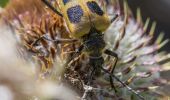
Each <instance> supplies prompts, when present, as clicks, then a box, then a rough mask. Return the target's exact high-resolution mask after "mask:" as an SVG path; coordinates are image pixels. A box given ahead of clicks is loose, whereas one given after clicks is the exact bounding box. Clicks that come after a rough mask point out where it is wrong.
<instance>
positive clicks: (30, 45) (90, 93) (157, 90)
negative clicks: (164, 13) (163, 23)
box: [0, 0, 170, 100]
mask: <svg viewBox="0 0 170 100" xmlns="http://www.w3.org/2000/svg"><path fill="white" fill-rule="evenodd" d="M97 2H98V4H99V6H100V7H101V8H102V9H103V10H104V11H105V12H106V13H107V14H108V16H109V18H114V17H115V19H114V21H113V23H112V24H111V25H110V26H109V28H108V29H107V30H106V31H105V32H104V39H105V42H106V48H108V49H109V50H111V51H114V52H116V53H117V54H118V61H117V64H116V67H115V68H113V66H114V64H115V58H114V57H111V56H108V55H105V54H103V55H102V56H103V57H104V64H103V68H104V69H105V70H107V71H108V72H112V74H113V75H114V76H116V77H117V78H118V79H119V80H121V82H123V83H124V84H121V83H120V81H119V80H117V79H115V78H114V77H113V78H112V80H110V77H109V74H108V73H106V72H104V71H101V72H100V74H99V75H93V76H92V84H90V85H87V84H86V83H87V82H88V81H89V77H90V73H91V71H92V66H89V57H88V56H87V54H86V53H85V52H81V54H80V55H76V51H77V49H78V48H79V47H80V45H81V44H82V42H81V41H80V40H76V39H74V38H72V37H71V36H70V33H69V31H68V28H67V25H66V23H65V19H64V18H63V17H61V16H59V15H57V14H56V13H54V12H53V11H52V10H51V9H50V8H48V7H47V6H46V5H45V4H43V3H42V1H41V0H11V1H10V2H9V3H8V4H7V6H6V7H5V8H3V9H2V10H1V12H0V21H1V22H0V26H3V27H1V28H0V34H1V37H0V51H1V52H0V69H1V70H0V96H1V95H2V96H3V100H140V99H142V98H141V97H139V96H142V97H143V99H144V100H168V98H169V95H170V91H169V89H170V88H169V89H168V87H170V86H169V82H168V80H166V79H165V78H163V77H161V75H160V74H161V73H162V72H163V71H166V70H170V54H169V53H167V52H164V51H159V50H160V48H161V47H163V46H164V45H165V44H166V43H167V42H168V40H163V34H162V33H161V34H160V36H159V37H158V38H157V39H156V40H155V41H153V35H154V33H155V32H154V30H155V28H156V23H155V22H154V23H152V26H151V28H150V29H149V28H148V27H149V24H150V19H149V18H148V19H147V20H146V21H145V22H144V23H143V21H142V18H141V14H140V9H138V10H137V16H136V18H135V17H134V16H133V14H132V13H131V11H130V9H129V7H128V4H127V3H126V1H124V3H123V4H120V3H119V0H97ZM49 3H50V4H51V5H52V6H53V7H54V8H56V9H58V10H59V7H60V6H61V5H59V4H58V2H57V0H56V1H55V0H49ZM61 38H62V39H65V41H64V42H60V41H59V40H60V39H61ZM158 51H159V52H158ZM73 57H74V58H73ZM70 59H71V60H70ZM113 69H114V71H113ZM110 81H112V82H113V84H114V86H115V88H111V84H110ZM134 92H135V93H134ZM143 99H142V100H143Z"/></svg>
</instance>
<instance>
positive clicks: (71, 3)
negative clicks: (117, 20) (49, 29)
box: [59, 0, 110, 38]
mask: <svg viewBox="0 0 170 100" xmlns="http://www.w3.org/2000/svg"><path fill="white" fill-rule="evenodd" d="M59 5H60V11H61V13H62V15H63V17H64V19H65V21H66V24H67V27H68V29H69V31H70V35H71V36H72V37H74V38H81V37H82V36H84V35H86V34H88V33H89V32H90V30H91V29H92V28H95V29H96V30H97V31H100V32H103V31H105V30H106V29H107V28H108V26H109V25H110V20H109V18H108V15H107V14H106V13H104V12H103V11H102V10H101V9H100V7H99V6H98V3H97V1H96V0H59Z"/></svg>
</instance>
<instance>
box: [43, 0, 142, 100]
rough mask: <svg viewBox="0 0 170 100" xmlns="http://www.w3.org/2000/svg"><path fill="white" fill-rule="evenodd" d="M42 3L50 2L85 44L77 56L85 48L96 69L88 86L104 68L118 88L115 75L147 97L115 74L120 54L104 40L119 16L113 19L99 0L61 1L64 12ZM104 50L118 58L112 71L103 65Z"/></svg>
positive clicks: (79, 49) (84, 50) (71, 30)
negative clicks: (107, 31) (105, 32)
mask: <svg viewBox="0 0 170 100" xmlns="http://www.w3.org/2000/svg"><path fill="white" fill-rule="evenodd" d="M42 2H43V3H44V4H46V5H47V6H48V7H49V8H50V9H51V10H53V11H54V12H55V13H56V14H58V15H59V16H61V17H63V19H64V20H65V22H66V25H67V28H68V31H69V33H70V36H71V37H73V38H75V39H78V40H80V41H81V42H82V45H81V46H80V47H79V48H78V50H77V51H76V53H75V54H74V55H73V58H74V57H75V56H76V55H80V54H81V52H82V51H83V52H86V53H87V55H88V57H89V65H90V66H91V67H92V68H93V70H92V71H91V75H90V77H89V80H88V83H87V85H90V84H91V81H92V77H93V75H95V74H96V72H100V71H101V70H103V71H104V72H106V73H108V74H109V75H110V83H111V86H112V87H113V88H114V90H115V91H116V89H115V86H114V84H113V80H112V78H114V79H116V80H117V81H119V82H120V83H121V84H122V85H123V86H125V87H126V88H127V89H128V90H129V91H131V92H133V93H135V94H136V95H137V96H138V97H139V98H140V99H142V100H144V98H143V97H142V96H141V95H139V94H138V93H137V92H136V91H135V90H133V89H132V88H130V87H129V86H128V85H126V84H125V83H123V82H122V81H121V80H120V79H119V78H117V77H116V76H115V75H114V74H112V73H113V71H114V69H115V66H116V63H117V60H118V55H117V54H116V53H115V52H113V51H111V50H109V49H105V46H106V43H105V41H104V34H103V33H104V31H105V30H107V28H108V27H109V26H110V24H111V23H112V22H113V21H114V20H115V18H116V17H117V16H116V17H114V18H112V19H109V17H108V15H107V13H106V12H104V11H103V10H102V9H101V7H100V6H99V4H98V3H97V0H58V2H59V9H60V11H58V10H57V9H56V8H54V7H53V6H52V5H51V3H50V2H48V1H47V0H42ZM43 38H45V37H43ZM75 39H73V40H68V39H58V40H56V41H59V42H64V41H69V42H71V41H75ZM103 53H104V54H106V55H109V56H112V57H114V58H115V64H114V65H113V68H112V71H111V72H110V71H108V70H106V69H104V68H103V67H102V65H103V64H104V58H103V56H102V54H103ZM69 62H70V60H69Z"/></svg>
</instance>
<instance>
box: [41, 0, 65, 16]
mask: <svg viewBox="0 0 170 100" xmlns="http://www.w3.org/2000/svg"><path fill="white" fill-rule="evenodd" d="M42 2H43V3H44V4H45V5H47V6H48V7H49V8H50V9H51V10H52V11H54V12H55V13H56V14H58V15H59V16H61V17H63V15H62V14H61V13H60V12H59V11H58V10H57V9H55V8H54V7H53V6H52V5H51V4H50V3H49V2H48V1H47V0H42Z"/></svg>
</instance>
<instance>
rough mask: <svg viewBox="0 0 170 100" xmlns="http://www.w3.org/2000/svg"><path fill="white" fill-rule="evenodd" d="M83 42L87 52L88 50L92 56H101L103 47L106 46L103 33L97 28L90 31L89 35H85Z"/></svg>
mask: <svg viewBox="0 0 170 100" xmlns="http://www.w3.org/2000/svg"><path fill="white" fill-rule="evenodd" d="M83 44H84V47H85V52H87V54H88V55H89V56H90V57H101V55H102V52H103V49H104V48H105V41H104V37H103V34H101V33H100V32H97V31H96V30H94V31H90V32H89V34H88V35H86V36H84V37H83Z"/></svg>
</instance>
